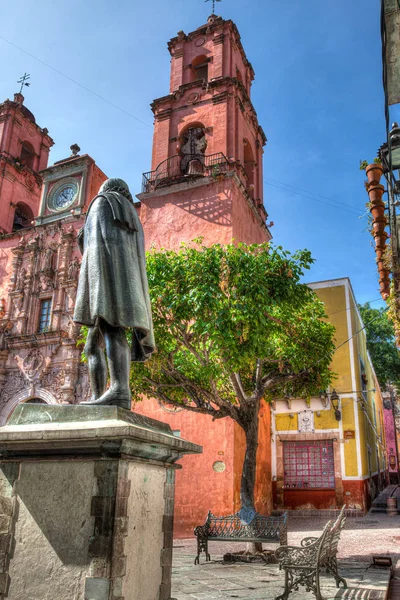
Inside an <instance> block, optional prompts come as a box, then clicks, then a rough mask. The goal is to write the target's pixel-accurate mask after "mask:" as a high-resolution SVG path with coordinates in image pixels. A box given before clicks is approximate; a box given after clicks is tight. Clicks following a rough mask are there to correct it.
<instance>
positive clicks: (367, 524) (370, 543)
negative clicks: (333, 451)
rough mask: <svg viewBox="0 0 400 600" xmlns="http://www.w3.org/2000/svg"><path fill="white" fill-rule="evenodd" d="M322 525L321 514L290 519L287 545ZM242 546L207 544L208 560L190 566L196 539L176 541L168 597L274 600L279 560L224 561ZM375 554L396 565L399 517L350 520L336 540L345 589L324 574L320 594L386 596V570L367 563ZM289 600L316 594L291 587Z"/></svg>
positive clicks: (310, 599)
mask: <svg viewBox="0 0 400 600" xmlns="http://www.w3.org/2000/svg"><path fill="white" fill-rule="evenodd" d="M324 525H325V521H322V520H321V519H315V518H313V519H307V518H301V519H300V518H297V517H295V518H291V519H290V522H289V533H288V537H289V544H294V545H298V544H299V543H300V540H301V539H303V538H304V537H306V536H310V535H319V533H320V532H321V531H322V529H323V527H324ZM264 547H266V546H264ZM267 547H269V548H271V549H272V548H274V546H267ZM243 549H244V545H242V544H240V543H237V544H236V543H226V544H222V543H217V542H215V543H210V545H209V550H210V553H211V559H212V561H211V563H205V559H204V557H203V556H202V557H201V559H200V563H201V564H200V565H199V566H194V564H193V561H194V557H195V554H196V543H195V540H194V539H185V540H175V545H174V566H173V579H172V597H173V598H175V599H176V600H194V599H197V600H214V599H227V598H239V599H241V600H257V599H265V600H273V599H274V598H275V597H276V596H278V595H279V594H282V592H283V589H284V586H283V573H281V572H280V571H279V569H278V566H277V565H274V564H254V563H253V564H249V563H235V564H232V563H223V562H222V554H224V553H225V552H231V551H236V550H243ZM375 554H378V555H385V556H391V558H392V561H393V566H394V567H396V566H397V567H398V568H400V518H399V517H388V516H387V515H380V514H379V515H375V514H374V515H366V516H365V517H362V518H357V519H348V520H347V522H346V525H345V529H344V530H343V532H342V536H341V542H340V544H339V568H340V574H341V575H342V576H343V577H344V578H345V579H346V580H347V583H348V586H349V589H348V590H343V589H340V590H338V589H337V588H336V587H335V583H334V580H333V579H332V578H330V577H326V576H324V577H322V578H321V581H322V592H323V596H324V598H326V599H327V600H332V599H334V598H336V599H343V600H345V599H346V600H386V598H388V595H387V594H388V587H389V579H390V572H389V569H376V568H373V567H370V565H371V562H372V555H375ZM392 597H393V598H396V596H392ZM289 600H314V595H313V594H312V593H311V592H306V591H305V590H304V588H301V589H300V590H299V591H298V592H293V593H292V594H291V595H290V597H289ZM396 600H397V599H396ZM399 600H400V597H399Z"/></svg>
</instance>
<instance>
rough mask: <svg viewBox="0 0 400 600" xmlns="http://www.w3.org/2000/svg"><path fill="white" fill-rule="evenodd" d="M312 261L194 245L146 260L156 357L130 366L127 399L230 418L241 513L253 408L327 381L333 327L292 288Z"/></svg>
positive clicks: (249, 491)
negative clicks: (241, 447) (238, 434)
mask: <svg viewBox="0 0 400 600" xmlns="http://www.w3.org/2000/svg"><path fill="white" fill-rule="evenodd" d="M312 262H313V259H312V258H311V255H310V252H309V251H307V250H303V251H299V252H296V253H295V254H293V255H291V254H290V253H289V252H287V251H285V250H283V249H282V248H281V247H277V248H273V247H268V245H267V244H263V245H249V246H247V245H245V244H238V245H237V246H235V245H228V246H221V245H219V244H215V245H213V246H210V247H205V246H203V245H202V243H201V240H195V241H194V243H192V244H190V245H182V247H181V249H180V250H179V251H172V250H164V249H162V250H160V251H155V250H153V251H151V252H150V253H149V254H148V257H147V270H148V279H149V288H150V296H151V302H152V311H153V319H154V328H155V336H156V343H157V353H156V354H155V355H153V357H152V358H151V360H149V361H148V362H146V363H134V364H133V365H132V371H131V380H132V385H131V387H132V393H133V397H134V400H136V401H140V400H141V398H142V395H143V394H145V395H146V396H149V397H156V398H158V399H159V400H160V401H162V402H164V403H167V404H172V405H175V406H179V407H184V408H185V409H187V410H189V411H194V412H197V413H201V414H206V415H210V416H211V417H212V418H213V419H221V418H225V417H230V418H231V419H233V420H234V421H236V423H238V425H239V426H240V427H241V428H242V429H243V431H244V433H245V436H246V453H245V459H244V465H243V473H242V480H241V505H242V507H254V484H255V473H256V452H257V446H258V413H259V409H260V403H261V401H262V400H263V399H264V400H265V401H267V402H268V401H270V400H271V399H273V398H277V397H283V396H285V395H288V396H296V397H300V396H303V397H308V396H310V395H313V394H318V393H319V391H320V390H321V389H326V388H327V386H328V385H329V383H330V382H331V379H332V374H331V372H330V370H329V364H330V361H331V358H332V354H333V351H334V344H333V334H334V328H333V326H332V325H331V324H330V323H328V322H327V321H326V320H325V319H326V315H325V313H324V306H323V304H322V302H320V301H319V300H318V298H317V296H316V295H315V293H314V292H313V291H312V290H311V289H309V288H308V287H307V286H306V285H304V284H302V283H300V278H301V276H302V275H303V272H304V270H305V269H309V268H310V265H311V264H312Z"/></svg>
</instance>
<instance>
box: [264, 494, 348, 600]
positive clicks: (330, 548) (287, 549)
mask: <svg viewBox="0 0 400 600" xmlns="http://www.w3.org/2000/svg"><path fill="white" fill-rule="evenodd" d="M345 521H346V517H345V516H344V506H343V508H342V510H341V511H340V513H339V516H338V518H337V519H336V521H335V523H333V524H332V521H328V523H327V524H326V525H325V528H324V530H323V532H322V534H321V536H320V537H319V538H316V537H307V538H304V539H303V540H302V541H301V545H300V546H282V547H281V548H278V549H277V550H276V551H275V557H276V558H277V559H278V561H279V568H280V569H284V571H285V590H284V592H283V594H281V595H280V596H277V597H276V598H275V600H287V598H288V597H289V594H290V593H291V592H293V591H298V589H299V586H303V587H305V588H306V590H307V592H313V594H314V595H315V597H316V599H317V600H323V598H322V596H321V589H320V579H319V577H320V572H321V570H324V571H326V572H327V573H329V574H331V575H332V576H333V577H334V578H335V581H336V587H339V585H340V584H342V585H343V587H344V588H347V582H346V580H345V579H343V577H341V576H340V575H339V572H338V566H337V558H336V556H337V550H338V544H339V539H340V533H341V531H342V529H343V527H344V524H345Z"/></svg>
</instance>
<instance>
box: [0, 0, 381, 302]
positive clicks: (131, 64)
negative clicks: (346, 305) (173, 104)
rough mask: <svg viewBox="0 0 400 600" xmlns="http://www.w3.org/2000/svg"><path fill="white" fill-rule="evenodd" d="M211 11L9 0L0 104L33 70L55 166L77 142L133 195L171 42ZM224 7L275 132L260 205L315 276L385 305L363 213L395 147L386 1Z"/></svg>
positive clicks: (256, 0) (33, 92)
mask: <svg viewBox="0 0 400 600" xmlns="http://www.w3.org/2000/svg"><path fill="white" fill-rule="evenodd" d="M210 12H211V6H210V3H207V4H205V3H204V2H203V1H202V0H169V1H168V2H167V1H166V0H148V2H143V1H141V2H139V1H138V0H133V1H132V0H130V1H128V0H119V1H118V2H115V3H111V2H110V0H85V2H82V0H79V1H78V0H68V1H67V0H58V1H57V2H54V0H51V1H50V0H37V1H36V2H33V1H32V0H21V1H20V2H19V3H18V4H17V5H16V4H15V3H10V2H9V3H5V4H4V5H3V6H2V10H1V22H0V51H1V69H0V99H5V98H7V97H10V98H12V95H13V93H14V92H15V91H17V87H18V86H17V84H16V80H17V79H18V78H19V77H20V76H21V75H22V74H23V73H24V72H25V71H27V72H28V73H30V74H31V82H32V85H31V87H30V88H25V91H24V94H25V98H26V100H25V104H26V105H27V106H28V107H29V108H30V109H31V110H32V111H33V113H34V114H35V116H36V119H37V122H38V123H39V124H40V125H41V126H42V127H47V128H48V129H49V132H50V135H51V136H52V137H53V139H54V140H55V142H56V145H55V146H54V147H53V149H52V151H51V155H50V156H51V159H50V162H54V161H56V160H60V159H61V158H65V157H66V156H68V155H69V153H70V151H69V146H70V145H71V144H72V143H74V142H77V143H78V144H79V145H80V147H81V149H82V153H83V152H85V153H88V154H90V155H91V156H93V158H94V159H95V160H96V162H97V164H98V165H99V166H100V168H102V169H103V170H104V171H105V172H106V173H107V174H108V175H109V176H114V177H122V178H124V179H125V180H126V181H127V182H128V183H129V185H130V187H131V189H132V190H133V191H135V192H136V193H137V192H139V191H140V185H141V173H142V172H144V171H148V170H149V169H150V159H151V143H152V123H153V121H152V113H151V110H150V107H149V104H150V102H151V101H152V100H153V99H154V98H157V97H160V96H163V95H165V94H167V93H168V91H169V60H170V57H169V53H168V51H167V48H166V44H167V41H168V40H169V39H170V38H171V37H173V36H175V35H176V33H177V31H179V30H181V29H183V30H184V31H185V32H189V31H192V30H194V29H196V28H197V27H198V26H200V25H202V24H203V23H204V22H206V20H207V17H208V15H209V14H210ZM216 12H217V14H220V15H222V16H223V17H224V18H231V19H232V20H234V21H235V23H236V24H237V26H238V28H239V31H240V34H241V36H242V42H243V45H244V48H245V50H246V53H247V56H248V58H249V60H250V62H251V63H252V65H253V67H254V70H255V73H256V79H255V81H254V83H253V88H252V100H253V103H254V106H255V108H256V111H257V113H258V117H259V121H260V123H261V125H262V127H263V128H264V131H265V132H266V135H267V137H268V144H267V147H266V149H265V154H264V176H265V188H264V203H265V207H266V209H267V211H268V214H269V220H272V221H274V227H273V228H272V233H273V235H274V242H275V243H277V244H281V245H283V246H285V247H287V248H288V249H289V250H295V249H297V248H304V247H307V248H309V249H310V250H311V251H312V254H313V256H314V258H315V259H316V263H315V265H314V266H313V268H312V271H311V272H310V273H308V274H307V278H306V279H307V280H308V281H319V280H322V279H331V278H336V277H345V276H348V277H350V279H351V281H352V284H353V287H354V290H355V293H356V296H357V299H358V301H360V302H365V301H367V300H375V299H377V298H379V284H378V276H377V272H376V268H375V260H374V259H375V253H374V251H373V247H372V243H373V240H372V237H371V236H370V235H369V234H368V233H367V231H366V229H367V221H366V217H364V218H363V219H360V218H359V216H358V215H362V214H363V213H365V203H366V201H367V200H368V197H367V194H366V192H365V190H364V186H363V179H364V177H363V173H362V172H360V171H359V161H360V159H367V160H369V161H372V159H373V157H374V156H375V155H376V150H377V148H378V147H379V146H380V145H381V144H382V142H383V141H384V139H385V123H384V110H383V92H382V84H381V42H380V24H379V17H380V14H379V13H380V3H379V2H378V0H351V2H349V1H348V0H337V1H336V2H321V0H301V1H299V0H286V1H284V0H248V2H243V0H224V1H223V2H222V3H219V4H217V10H216ZM3 38H6V39H7V40H8V41H9V42H11V43H12V44H14V45H16V46H19V47H20V48H22V49H24V50H25V51H26V52H28V53H30V54H31V55H33V56H35V57H37V58H39V59H40V60H41V61H43V62H45V63H47V64H48V65H51V66H52V67H53V68H54V69H56V70H58V71H60V72H61V73H63V74H64V75H66V76H68V77H69V78H71V79H73V80H76V81H77V82H79V83H81V84H82V85H83V86H85V87H86V88H88V90H92V91H93V92H95V93H96V94H98V96H102V97H103V98H105V99H107V100H108V101H109V102H110V103H112V104H115V105H117V106H119V107H120V108H121V109H123V110H124V111H126V112H123V111H121V110H118V109H116V108H115V107H113V106H111V105H110V104H109V103H107V102H104V101H103V100H101V99H100V98H99V97H98V96H96V95H95V94H93V93H91V92H90V91H87V90H85V89H83V88H82V87H79V86H78V85H76V83H74V82H73V81H71V80H70V79H67V78H65V77H63V76H62V75H60V74H59V73H57V72H55V71H54V70H52V69H50V68H48V67H47V66H45V65H44V64H42V63H41V62H38V61H37V60H35V59H34V58H33V57H32V56H29V55H28V54H26V53H24V52H22V51H21V50H20V49H18V48H16V47H15V46H13V45H10V44H9V43H7V42H5V41H4V39H3ZM127 113H129V114H127ZM134 117H136V118H134ZM304 190H305V191H304ZM310 193H311V194H310ZM329 203H330V204H332V205H333V206H331V205H329ZM378 305H379V302H378V303H374V306H378Z"/></svg>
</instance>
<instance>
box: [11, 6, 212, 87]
mask: <svg viewBox="0 0 400 600" xmlns="http://www.w3.org/2000/svg"><path fill="white" fill-rule="evenodd" d="M217 1H218V0H217ZM30 78H31V76H30V75H29V73H24V74H23V76H22V77H21V79H18V81H17V83H20V84H21V89H20V90H19V93H20V94H22V90H23V87H24V85H26V86H27V87H29V86H30V85H31V84H30V83H27V81H28V79H30Z"/></svg>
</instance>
